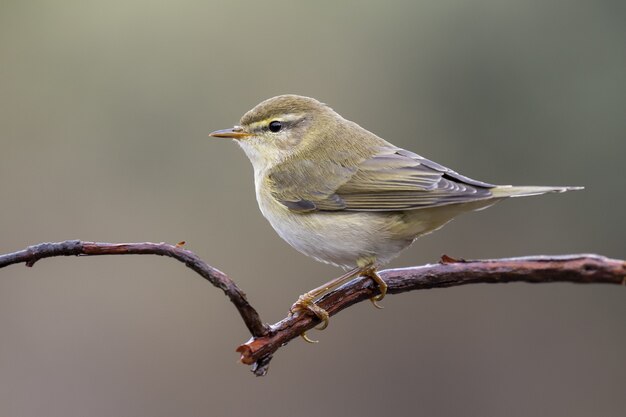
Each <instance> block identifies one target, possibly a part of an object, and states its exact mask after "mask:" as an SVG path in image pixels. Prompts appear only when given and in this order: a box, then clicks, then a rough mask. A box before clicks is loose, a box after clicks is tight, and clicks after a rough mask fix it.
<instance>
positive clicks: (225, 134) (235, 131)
mask: <svg viewBox="0 0 626 417" xmlns="http://www.w3.org/2000/svg"><path fill="white" fill-rule="evenodd" d="M209 136H212V137H214V138H228V139H243V138H246V137H248V136H252V135H251V134H250V133H248V132H244V130H243V128H242V127H241V126H235V127H233V128H231V129H222V130H216V131H215V132H211V133H209Z"/></svg>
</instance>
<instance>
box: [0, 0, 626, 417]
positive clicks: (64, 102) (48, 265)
mask: <svg viewBox="0 0 626 417" xmlns="http://www.w3.org/2000/svg"><path fill="white" fill-rule="evenodd" d="M625 11H626V10H625V7H624V2H623V1H610V0H594V1H591V0H589V1H582V0H581V1H556V0H542V1H502V0H437V1H434V0H432V1H419V2H417V1H394V2H372V1H358V2H357V1H354V2H337V1H317V2H306V3H305V2H280V1H262V2H236V1H229V2H226V1H224V2H212V1H176V2H173V1H172V2H166V1H139V0H131V1H117V0H112V1H107V2H102V1H98V2H96V1H69V0H68V1H7V0H4V1H3V2H1V3H0V207H1V215H0V252H10V251H14V250H18V249H22V248H24V247H25V246H27V245H30V244H34V243H38V242H43V241H59V240H65V239H73V238H79V239H84V240H97V241H110V242H123V241H157V242H159V241H167V242H170V243H175V242H178V241H181V240H185V241H187V247H188V248H189V249H191V250H193V251H194V252H195V253H197V254H198V255H199V256H201V257H202V258H204V259H205V260H206V261H208V262H209V263H211V264H212V265H214V266H216V267H218V268H220V269H222V270H223V271H225V272H227V273H228V274H229V275H231V276H232V278H233V279H235V281H236V282H237V283H238V284H239V285H240V286H241V287H242V288H243V289H244V291H246V293H247V294H248V297H249V299H250V301H251V302H252V304H253V305H254V306H255V307H256V308H257V309H258V310H259V312H260V314H261V315H262V317H263V319H264V320H265V321H267V322H275V321H277V320H279V319H281V318H282V317H284V316H285V314H286V313H287V310H288V308H289V306H290V305H291V304H292V303H293V301H295V299H296V298H297V296H298V295H299V294H301V293H303V292H305V291H307V290H309V289H311V288H313V287H315V286H317V285H319V284H320V283H322V282H324V281H326V280H328V279H330V278H332V277H334V276H337V275H338V274H339V273H340V270H338V269H336V268H333V267H331V266H327V265H323V264H319V263H317V262H315V261H314V260H311V259H308V258H306V257H305V256H303V255H300V254H299V253H297V252H296V251H295V250H293V249H292V248H290V247H289V246H288V245H287V244H286V243H284V242H283V241H282V240H281V239H280V238H279V237H278V236H277V235H276V234H275V233H274V231H273V230H272V229H271V227H270V226H269V224H268V223H267V222H266V221H265V220H264V219H263V217H262V215H261V213H260V212H259V210H258V208H257V205H256V202H255V197H254V188H253V179H252V169H251V166H250V164H249V162H248V161H247V159H246V157H245V155H244V154H243V152H241V150H240V149H238V147H237V146H236V145H235V144H233V143H231V142H229V141H221V140H217V139H209V138H207V133H208V132H210V131H212V130H216V129H221V128H227V127H230V126H232V125H233V124H235V123H237V122H238V120H239V117H240V116H241V115H242V114H243V113H244V112H245V111H247V110H248V109H250V108H251V107H253V106H254V105H255V104H257V103H258V102H260V101H261V100H263V99H265V98H268V97H271V96H274V95H277V94H282V93H297V94H303V95H309V96H313V97H316V98H318V99H320V100H321V101H324V102H326V103H328V104H330V105H331V106H332V107H333V108H334V109H336V110H337V111H338V112H339V113H340V114H342V115H343V116H345V117H347V118H349V119H351V120H354V121H356V122H357V123H359V124H361V125H362V126H364V127H365V128H367V129H369V130H371V131H373V132H375V133H376V134H378V135H380V136H382V137H384V138H386V139H387V140H389V141H391V142H392V143H394V144H396V145H398V146H402V147H405V148H407V149H410V150H412V151H415V152H417V153H420V154H422V155H424V156H426V157H428V158H430V159H433V160H435V161H437V162H439V163H442V164H444V165H447V166H449V167H452V168H453V169H455V170H457V171H459V172H461V173H463V174H466V175H468V176H470V177H474V178H477V179H481V180H484V181H489V182H496V183H501V184H534V185H540V184H545V185H584V186H585V187H586V190H585V191H583V192H575V193H567V194H563V195H549V196H543V197H535V198H528V199H516V200H512V201H508V202H505V203H503V204H499V205H497V206H496V207H493V208H491V209H489V210H486V211H482V212H480V213H474V214H469V215H465V216H463V217H461V218H459V219H457V220H455V221H454V222H452V223H451V224H449V225H448V226H446V227H445V228H444V229H443V230H441V231H439V232H437V233H435V234H433V235H430V236H427V237H424V238H422V239H420V240H419V241H418V242H416V244H414V245H413V246H412V247H411V248H410V249H409V250H407V251H406V252H405V253H404V254H403V255H402V256H401V257H400V258H398V259H397V260H396V261H395V262H394V263H393V264H392V266H408V265H419V264H423V263H428V262H436V261H437V259H438V258H439V256H440V255H441V254H443V253H447V254H449V255H451V256H456V257H463V258H494V257H506V256H519V255H530V254H560V253H563V254H564V253H580V252H595V253H601V254H604V255H607V256H611V257H617V258H622V259H623V258H624V257H626V243H625V242H624V240H625V239H624V236H625V235H626V226H625V222H624V213H625V212H626V197H625V189H626V173H625V169H624V155H625V153H626V117H625V114H626V112H625V110H626V48H625V47H624V45H625V44H626V25H625V24H624V22H625V21H626V13H625ZM384 306H385V309H384V310H383V311H378V310H376V309H374V308H372V306H371V305H369V303H363V304H360V305H357V306H354V307H353V308H351V309H349V310H347V311H344V312H342V313H341V314H340V315H338V316H336V317H334V318H333V319H332V320H331V323H330V326H329V328H328V329H327V330H326V331H324V332H321V333H318V332H312V333H311V336H312V337H314V338H317V339H319V340H320V343H319V344H317V345H309V344H306V343H303V342H301V341H299V340H295V341H294V342H292V343H290V344H289V345H288V346H287V347H285V348H283V349H281V350H280V352H279V353H278V354H277V355H276V357H275V359H274V361H273V363H272V366H271V368H270V373H269V375H268V376H267V377H265V378H261V379H259V378H255V377H254V376H252V374H250V373H249V370H248V368H247V367H245V366H242V365H239V364H237V363H236V360H237V354H236V353H235V352H234V349H235V347H236V346H237V345H238V344H240V343H242V342H243V341H245V340H247V339H248V337H249V335H248V334H247V332H246V329H245V327H244V326H243V324H242V322H241V320H240V319H239V318H238V315H237V313H236V311H235V310H234V308H233V307H232V306H231V305H230V303H229V302H228V301H227V299H226V298H225V297H224V295H223V294H222V293H221V292H220V291H218V290H216V289H215V288H212V287H211V286H209V285H208V284H207V283H206V282H205V281H204V280H203V279H201V278H199V277H198V276H197V275H195V274H194V273H192V272H191V271H190V270H188V269H186V268H185V267H184V266H183V265H182V264H179V263H177V262H175V261H172V260H169V259H164V258H159V257H140V256H129V257H103V258H80V259H78V258H56V259H52V260H45V261H41V262H40V263H38V264H37V265H36V266H35V267H34V268H32V269H28V268H25V267H23V266H13V267H9V268H6V269H3V270H2V271H0V416H7V417H31V416H32V417H35V416H50V417H54V416H59V417H68V416H91V417H99V416H103V417H104V416H151V417H159V416H164V417H165V416H244V415H254V416H285V415H297V416H299V417H305V416H320V415H342V416H345V415H359V416H363V417H365V416H386V415H396V416H409V415H410V416H414V415H424V416H508V417H511V416H529V415H549V416H568V417H573V416H592V415H595V416H621V415H623V412H624V409H626V395H625V387H626V325H625V323H626V290H625V289H624V288H620V287H617V286H605V285H593V286H577V285H572V284H545V285H528V284H510V285H475V286H467V287H459V288H450V289H445V290H432V291H420V292H413V293H408V294H404V295H396V296H390V297H388V298H386V299H385V301H384Z"/></svg>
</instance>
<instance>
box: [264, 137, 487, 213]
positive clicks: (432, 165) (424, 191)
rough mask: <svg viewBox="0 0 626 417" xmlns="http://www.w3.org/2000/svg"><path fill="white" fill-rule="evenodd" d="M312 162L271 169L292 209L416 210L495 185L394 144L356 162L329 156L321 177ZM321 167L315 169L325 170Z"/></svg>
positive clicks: (474, 196) (472, 197) (472, 196)
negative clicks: (334, 160)
mask: <svg viewBox="0 0 626 417" xmlns="http://www.w3.org/2000/svg"><path fill="white" fill-rule="evenodd" d="M311 164H312V162H310V161H308V162H305V163H304V164H300V168H299V169H298V170H297V171H296V172H281V171H280V170H279V171H277V172H274V173H273V174H272V178H273V180H274V181H275V182H280V184H281V186H280V187H274V189H277V188H279V189H280V190H281V191H280V192H275V193H274V197H275V198H276V199H277V200H279V201H280V202H282V203H283V204H284V205H285V206H287V207H288V208H290V209H291V210H294V211H304V212H308V211H337V210H346V211H397V210H412V209H419V208H425V207H433V206H441V205H447V204H455V203H465V202H471V201H476V200H482V199H486V198H490V197H491V196H492V193H491V191H490V189H491V188H493V187H495V186H494V185H492V184H488V183H485V182H482V181H476V180H473V179H471V178H468V177H465V176H463V175H460V174H458V173H456V172H454V171H452V170H450V169H448V168H446V167H444V166H442V165H439V164H438V163H436V162H433V161H430V160H428V159H426V158H423V157H421V156H419V155H417V154H415V153H412V152H409V151H406V150H404V149H401V148H396V147H393V146H388V147H382V148H381V149H380V150H379V151H378V152H377V153H376V154H375V155H374V156H373V157H371V158H368V159H365V160H364V161H362V162H361V163H360V164H358V165H357V166H356V167H345V166H343V165H341V164H335V163H332V162H330V161H325V162H324V163H323V164H322V165H323V167H322V171H321V172H325V173H327V174H328V175H325V176H324V178H323V179H322V180H321V181H318V182H316V181H314V180H312V178H311V176H310V174H309V173H310V172H312V171H311V170H310V169H306V168H307V166H308V167H309V168H312V165H311ZM319 168H320V167H319V166H318V167H317V169H316V170H315V171H316V172H320V169H319ZM291 171H293V170H291ZM285 179H288V181H286V182H285ZM310 183H313V186H314V187H313V188H316V192H315V193H312V192H307V191H306V188H311V187H306V186H305V187H302V184H310ZM285 184H288V185H287V187H284V185H285ZM289 184H292V185H289ZM320 184H323V185H320Z"/></svg>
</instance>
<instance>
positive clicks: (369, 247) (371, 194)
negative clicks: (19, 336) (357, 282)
mask: <svg viewBox="0 0 626 417" xmlns="http://www.w3.org/2000/svg"><path fill="white" fill-rule="evenodd" d="M209 136H212V137H218V138H230V139H234V140H235V141H236V142H237V143H238V144H239V145H240V146H241V148H242V149H243V150H244V152H245V153H246V155H247V156H248V158H249V159H250V162H252V166H253V168H254V182H255V189H256V198H257V202H258V204H259V208H260V209H261V212H262V213H263V216H265V218H266V219H267V220H268V221H269V222H270V224H271V225H272V227H273V228H274V230H275V231H276V232H277V233H278V234H279V235H280V237H282V238H283V239H284V240H285V241H287V243H289V244H290V245H291V246H293V247H294V248H295V249H296V250H298V251H300V252H302V253H303V254H305V255H308V256H311V257H313V258H315V259H317V260H318V261H321V262H325V263H329V264H333V265H336V266H340V267H342V268H344V269H347V270H348V272H347V273H346V274H344V275H342V276H340V277H339V278H336V279H334V280H332V281H330V282H328V283H326V284H324V285H322V286H320V287H318V288H316V289H314V290H312V291H310V292H308V293H306V294H303V295H301V296H300V297H299V299H298V301H296V303H295V304H294V305H293V306H292V309H291V311H292V312H298V311H304V310H309V311H311V312H313V313H314V314H315V315H316V316H317V317H318V318H319V319H320V320H321V322H322V324H321V326H320V329H323V328H325V327H326V326H327V325H328V313H327V312H326V311H325V310H323V309H322V308H320V307H319V306H317V305H316V304H315V300H317V299H319V298H320V297H321V296H323V295H324V294H326V293H328V292H330V291H331V290H333V289H335V288H337V287H339V286H340V285H342V284H344V283H345V282H348V281H349V280H351V279H353V278H355V277H357V276H368V277H371V278H372V279H373V280H374V281H375V282H376V283H377V284H378V287H379V290H380V294H379V295H377V296H376V297H374V298H372V302H373V303H374V305H375V306H377V307H379V306H378V304H377V301H380V300H382V298H383V297H384V296H385V293H386V291H387V285H386V284H385V281H383V280H382V278H381V277H380V276H379V275H378V273H377V272H376V271H377V269H378V268H379V267H381V266H382V265H384V264H386V263H387V262H389V261H390V260H391V259H393V258H394V257H396V256H397V255H398V254H399V253H400V252H401V251H402V250H403V249H405V248H407V247H408V246H409V245H411V243H413V241H415V239H417V238H418V237H419V236H421V235H424V234H426V233H430V232H432V231H434V230H437V229H439V228H440V227H442V226H443V225H445V224H446V223H447V222H449V221H450V220H452V219H453V218H454V217H455V216H457V215H459V214H461V213H464V212H468V211H475V210H480V209H484V208H486V207H489V206H491V205H493V204H495V203H496V202H498V201H500V200H502V199H505V198H508V197H521V196H530V195H538V194H544V193H549V192H564V191H568V190H578V189H581V188H582V187H541V186H511V185H494V184H489V183H486V182H482V181H477V180H473V179H471V178H468V177H466V176H464V175H461V174H459V173H457V172H455V171H453V170H451V169H449V168H446V167H444V166H442V165H440V164H438V163H436V162H433V161H430V160H428V159H426V158H424V157H422V156H420V155H418V154H415V153H413V152H410V151H407V150H405V149H402V148H399V147H397V146H395V145H393V144H391V143H389V142H387V141H385V140H384V139H382V138H380V137H378V136H376V135H375V134H373V133H371V132H369V131H368V130H366V129H364V128H362V127H361V126H359V125H358V124H356V123H354V122H351V121H349V120H346V119H344V118H343V117H341V116H340V115H339V114H338V113H336V112H335V111H334V110H333V109H331V108H330V107H329V106H327V105H325V104H323V103H321V102H319V101H317V100H315V99H313V98H309V97H303V96H297V95H281V96H277V97H273V98H270V99H268V100H265V101H263V102H261V103H260V104H258V105H257V106H256V107H254V108H253V109H252V110H250V111H248V112H247V113H246V114H244V115H243V117H242V118H241V120H240V122H239V125H238V126H234V127H233V128H231V129H224V130H217V131H215V132H212V133H210V134H209ZM303 337H304V338H305V340H308V341H310V339H308V338H307V337H306V336H305V335H303Z"/></svg>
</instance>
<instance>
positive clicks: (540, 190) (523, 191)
mask: <svg viewBox="0 0 626 417" xmlns="http://www.w3.org/2000/svg"><path fill="white" fill-rule="evenodd" d="M584 188H585V187H550V186H534V185H521V186H515V185H498V186H497V187H495V188H492V189H491V193H492V195H493V196H494V197H496V198H499V197H526V196H530V195H539V194H545V193H564V192H565V191H576V190H582V189H584Z"/></svg>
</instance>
